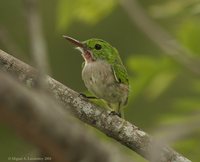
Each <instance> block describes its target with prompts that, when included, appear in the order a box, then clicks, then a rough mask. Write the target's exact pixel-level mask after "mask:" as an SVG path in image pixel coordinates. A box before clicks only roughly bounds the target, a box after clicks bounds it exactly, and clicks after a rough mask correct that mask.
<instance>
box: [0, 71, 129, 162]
mask: <svg viewBox="0 0 200 162" xmlns="http://www.w3.org/2000/svg"><path fill="white" fill-rule="evenodd" d="M54 101H55V100H53V99H52V98H51V97H50V96H47V95H46V94H45V93H41V91H40V92H39V91H31V90H30V89H27V88H25V87H23V86H22V85H20V84H19V83H18V82H16V81H14V79H13V78H11V77H9V76H8V75H5V74H2V72H1V73H0V119H1V120H3V121H6V123H9V124H10V125H11V126H12V127H13V128H14V129H15V130H16V131H17V132H18V133H19V134H21V135H22V136H23V137H25V138H26V139H28V140H29V141H31V142H32V143H34V144H35V145H37V146H39V148H40V149H41V150H42V151H43V152H44V153H45V155H46V154H47V155H49V156H48V157H49V160H51V161H54V162H80V161H87V162H121V161H128V162H130V161H131V160H130V159H128V158H126V157H125V156H123V155H122V154H121V153H120V152H119V151H118V150H117V149H116V148H114V147H113V146H112V147H111V145H108V144H105V143H104V142H102V141H101V142H100V141H99V140H98V139H97V138H95V136H92V134H91V132H90V133H89V132H88V131H87V130H86V128H84V127H83V126H82V125H81V124H80V122H78V121H77V120H75V119H74V118H72V116H71V115H70V114H69V112H68V111H65V110H64V109H62V108H61V105H59V104H57V103H56V102H54ZM65 106H66V107H69V105H65ZM68 109H70V108H68ZM71 109H72V108H71ZM113 154H115V156H113ZM43 157H44V156H41V158H40V159H42V158H43ZM25 158H26V157H25ZM36 158H39V157H36ZM42 161H47V160H45V159H42Z"/></svg>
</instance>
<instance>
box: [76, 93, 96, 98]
mask: <svg viewBox="0 0 200 162" xmlns="http://www.w3.org/2000/svg"><path fill="white" fill-rule="evenodd" d="M79 97H83V98H87V99H98V98H97V97H95V96H86V95H85V94H84V93H79Z"/></svg>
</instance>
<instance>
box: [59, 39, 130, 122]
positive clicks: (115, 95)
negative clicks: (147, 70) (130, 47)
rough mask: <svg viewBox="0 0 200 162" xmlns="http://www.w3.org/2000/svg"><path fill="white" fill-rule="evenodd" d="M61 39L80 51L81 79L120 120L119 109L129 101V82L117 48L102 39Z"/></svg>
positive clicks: (121, 115) (121, 111) (122, 115)
mask: <svg viewBox="0 0 200 162" xmlns="http://www.w3.org/2000/svg"><path fill="white" fill-rule="evenodd" d="M63 37H64V38H65V39H67V40H68V41H69V42H71V43H72V44H73V45H75V46H76V47H77V49H78V50H80V51H81V54H82V56H83V58H84V60H85V62H84V63H83V66H82V67H83V68H82V79H83V81H84V83H85V86H86V87H87V89H88V90H89V91H90V92H91V93H92V94H93V95H94V96H95V97H96V98H98V99H103V100H104V101H106V102H107V104H108V106H109V108H111V110H112V111H111V113H112V114H116V115H118V116H120V117H122V118H123V117H124V113H123V109H122V108H123V106H125V105H126V104H127V101H128V94H129V80H128V74H127V70H126V68H125V67H124V65H123V63H122V60H121V58H120V56H119V53H118V51H117V49H116V48H114V47H113V46H111V45H110V44H109V43H108V42H106V41H104V40H102V39H96V38H92V39H89V40H86V41H83V42H80V41H78V40H76V39H74V38H71V37H69V36H63Z"/></svg>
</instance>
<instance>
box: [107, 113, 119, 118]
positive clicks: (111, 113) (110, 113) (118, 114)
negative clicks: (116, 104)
mask: <svg viewBox="0 0 200 162" xmlns="http://www.w3.org/2000/svg"><path fill="white" fill-rule="evenodd" d="M109 115H117V116H119V117H120V118H121V114H120V113H118V112H116V111H111V112H110V113H109Z"/></svg>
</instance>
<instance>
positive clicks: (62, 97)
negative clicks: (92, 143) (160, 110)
mask: <svg viewBox="0 0 200 162" xmlns="http://www.w3.org/2000/svg"><path fill="white" fill-rule="evenodd" d="M0 68H1V69H2V70H3V71H7V72H9V73H12V74H13V75H15V76H16V77H17V78H18V79H19V80H20V81H22V82H24V83H26V84H27V85H29V86H30V85H34V81H35V74H36V71H35V70H34V69H33V68H32V67H30V66H29V65H27V64H25V63H23V62H22V61H20V60H18V59H16V58H14V57H12V56H10V55H8V54H7V53H5V52H3V51H1V50H0ZM46 79H47V82H48V87H49V90H50V91H51V92H52V93H53V94H54V96H55V97H56V98H57V99H58V100H59V101H61V102H62V103H63V104H64V105H70V107H69V106H66V107H65V108H66V109H70V108H73V109H70V111H71V112H73V114H74V115H75V116H76V117H77V118H79V119H80V120H82V121H84V122H86V123H88V124H89V125H92V126H94V127H95V128H97V129H99V130H101V131H102V132H103V133H105V134H106V135H108V136H110V137H112V138H114V139H115V140H117V141H118V142H120V143H122V144H123V145H125V146H127V147H129V148H130V149H132V150H134V151H135V152H137V153H138V154H140V155H141V156H143V157H145V158H146V159H147V160H149V161H154V162H155V159H153V157H152V150H155V149H154V146H155V143H156V142H155V141H154V140H153V139H152V137H151V136H149V135H148V134H147V133H146V132H144V131H142V130H141V129H139V128H138V127H137V126H135V125H133V124H131V123H129V122H128V121H125V120H124V119H121V118H119V117H118V116H111V115H110V114H109V112H108V111H105V110H104V109H103V108H101V107H98V106H96V105H94V104H92V103H90V102H89V101H87V100H84V99H82V98H81V97H79V93H77V92H75V91H73V90H71V89H70V88H68V87H66V86H65V85H63V84H61V83H59V82H58V81H56V80H54V79H52V78H51V77H49V76H46ZM156 147H157V145H156ZM158 150H159V152H158V155H159V159H157V161H158V162H177V161H178V162H190V160H188V159H186V158H185V157H183V156H182V155H180V154H179V153H177V152H176V151H174V150H173V149H171V148H169V147H167V146H164V145H162V146H159V149H158ZM152 159H153V160H152Z"/></svg>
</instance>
